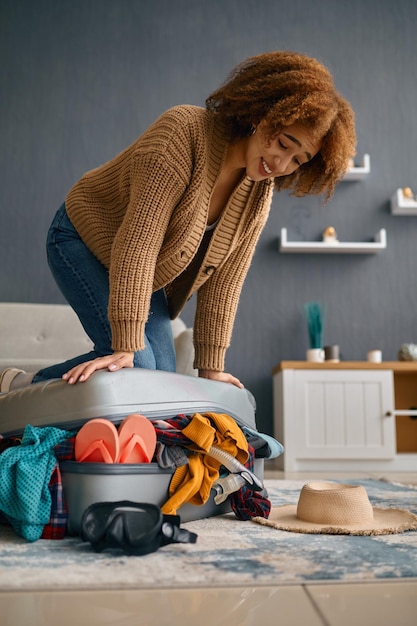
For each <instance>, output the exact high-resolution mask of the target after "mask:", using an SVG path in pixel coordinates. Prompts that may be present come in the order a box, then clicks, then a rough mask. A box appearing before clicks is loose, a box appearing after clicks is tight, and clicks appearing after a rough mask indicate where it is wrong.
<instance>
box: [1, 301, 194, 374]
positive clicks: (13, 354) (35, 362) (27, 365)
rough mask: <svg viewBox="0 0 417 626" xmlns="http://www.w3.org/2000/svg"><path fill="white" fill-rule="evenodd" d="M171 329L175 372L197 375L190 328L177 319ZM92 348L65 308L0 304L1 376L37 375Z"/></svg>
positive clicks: (42, 305)
mask: <svg viewBox="0 0 417 626" xmlns="http://www.w3.org/2000/svg"><path fill="white" fill-rule="evenodd" d="M172 329H173V333H174V341H175V350H176V354H177V372H178V373H180V374H187V375H189V376H193V375H196V374H197V372H196V370H195V369H194V368H193V361H194V347H193V341H192V334H193V331H192V328H187V327H186V325H185V323H184V322H183V321H182V320H181V319H180V318H177V319H176V320H173V322H172ZM91 347H92V343H91V341H90V339H89V338H88V337H87V335H86V333H85V331H84V329H83V327H82V326H81V324H80V322H79V320H78V317H77V316H76V314H75V313H74V311H73V310H72V309H71V307H70V306H68V305H65V304H28V303H21V302H0V372H1V371H2V370H3V369H4V368H6V367H17V368H19V369H22V370H25V371H27V372H37V371H38V370H40V369H42V368H43V367H48V366H49V365H53V364H54V363H60V362H62V361H66V360H67V359H69V358H72V357H74V356H77V355H78V354H83V353H84V352H88V351H89V350H91Z"/></svg>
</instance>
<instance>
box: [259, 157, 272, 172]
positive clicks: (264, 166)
mask: <svg viewBox="0 0 417 626" xmlns="http://www.w3.org/2000/svg"><path fill="white" fill-rule="evenodd" d="M261 160H262V167H263V168H264V170H265V172H266V173H267V174H268V176H270V175H271V174H272V170H271V168H270V167H269V165H268V163H267V162H266V161H265V159H261Z"/></svg>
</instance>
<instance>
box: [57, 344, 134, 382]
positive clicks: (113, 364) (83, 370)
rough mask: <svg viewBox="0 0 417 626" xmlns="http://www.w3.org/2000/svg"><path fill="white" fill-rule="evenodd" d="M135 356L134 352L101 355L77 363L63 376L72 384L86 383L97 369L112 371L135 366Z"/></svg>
mask: <svg viewBox="0 0 417 626" xmlns="http://www.w3.org/2000/svg"><path fill="white" fill-rule="evenodd" d="M133 357H134V352H114V353H113V354H108V355H107V356H100V357H97V358H96V359H93V360H92V361H86V362H85V363H80V364H79V365H76V366H75V367H73V368H72V369H70V370H69V371H68V372H66V373H65V374H64V375H63V376H62V378H63V380H66V381H67V382H68V383H69V384H70V385H73V384H74V383H76V382H80V383H81V382H83V383H84V382H85V381H86V380H88V379H89V378H90V376H91V374H93V373H94V372H96V371H97V370H105V369H107V370H109V371H110V372H117V370H121V369H123V368H124V367H133Z"/></svg>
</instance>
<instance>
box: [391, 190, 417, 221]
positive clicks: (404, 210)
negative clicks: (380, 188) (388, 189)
mask: <svg viewBox="0 0 417 626" xmlns="http://www.w3.org/2000/svg"><path fill="white" fill-rule="evenodd" d="M391 213H392V214H393V215H417V201H416V200H413V199H412V198H404V195H403V190H402V189H397V191H396V192H395V193H394V195H393V196H392V197H391Z"/></svg>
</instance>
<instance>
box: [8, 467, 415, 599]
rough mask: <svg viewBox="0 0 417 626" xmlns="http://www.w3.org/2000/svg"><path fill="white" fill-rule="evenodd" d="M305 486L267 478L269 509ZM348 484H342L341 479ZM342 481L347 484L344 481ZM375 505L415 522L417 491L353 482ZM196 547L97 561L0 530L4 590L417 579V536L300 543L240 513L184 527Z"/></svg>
mask: <svg viewBox="0 0 417 626" xmlns="http://www.w3.org/2000/svg"><path fill="white" fill-rule="evenodd" d="M304 482H305V481H284V480H274V481H272V480H266V481H265V486H266V487H267V489H268V493H269V498H270V500H271V502H272V504H273V505H278V504H295V503H296V502H297V501H298V495H299V492H300V489H301V487H302V486H303V484H304ZM339 482H342V481H339ZM345 482H346V481H345ZM349 482H351V483H352V484H362V485H364V486H365V488H366V490H367V492H368V495H369V499H370V501H371V503H372V505H373V506H378V507H395V508H404V509H408V510H410V511H412V512H413V513H416V514H417V488H414V487H411V486H406V485H400V484H394V483H389V482H386V481H384V480H370V479H369V480H355V481H349ZM183 527H185V528H188V529H189V530H192V531H193V532H196V533H197V534H198V540H197V543H196V544H194V545H190V544H188V545H178V544H177V545H169V546H165V547H164V548H161V549H160V550H159V551H158V552H154V553H153V554H149V555H146V556H140V557H128V556H112V555H109V554H105V553H100V554H96V553H95V552H94V551H93V550H92V548H91V546H90V544H88V543H83V542H82V541H81V539H79V538H77V537H68V538H66V539H64V540H61V541H46V540H42V539H41V540H39V541H37V542H34V543H27V542H26V541H25V540H24V539H21V538H19V537H18V536H17V535H15V534H14V533H13V531H12V530H11V528H9V527H6V526H2V527H1V528H0V588H1V589H2V590H3V591H6V590H46V589H54V590H57V589H63V590H65V589H66V590H69V589H84V590H85V589H98V588H104V589H106V588H108V589H117V588H124V589H126V588H175V587H218V586H252V587H253V586H262V585H274V584H300V583H304V582H309V583H312V582H323V581H324V582H326V583H329V582H372V581H377V580H387V579H407V580H410V579H412V578H417V531H411V532H405V533H402V534H396V535H379V536H371V537H366V536H347V535H338V536H334V535H303V534H299V533H289V532H285V531H280V530H275V529H273V528H270V527H265V526H262V525H259V524H256V523H253V522H251V521H248V522H241V521H238V520H237V519H236V518H235V517H234V515H233V514H232V513H231V514H228V515H224V516H218V517H213V518H210V519H204V520H198V521H195V522H188V523H187V524H183Z"/></svg>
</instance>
